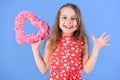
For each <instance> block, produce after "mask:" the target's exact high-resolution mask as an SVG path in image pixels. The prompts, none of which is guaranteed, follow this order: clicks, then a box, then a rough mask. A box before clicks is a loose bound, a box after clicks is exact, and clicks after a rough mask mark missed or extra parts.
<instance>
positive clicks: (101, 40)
mask: <svg viewBox="0 0 120 80" xmlns="http://www.w3.org/2000/svg"><path fill="white" fill-rule="evenodd" d="M105 35H106V32H104V33H102V34H101V36H100V37H98V38H95V36H94V34H92V40H93V42H94V45H95V46H96V47H98V48H102V47H104V46H110V44H108V43H107V42H108V41H109V40H110V35H106V36H105Z"/></svg>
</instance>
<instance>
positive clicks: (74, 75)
mask: <svg viewBox="0 0 120 80" xmlns="http://www.w3.org/2000/svg"><path fill="white" fill-rule="evenodd" d="M82 48H83V46H82V42H81V41H77V40H75V39H74V38H73V37H72V36H63V37H61V38H60V39H59V44H58V45H57V47H56V49H55V51H54V53H53V56H52V59H51V71H50V77H49V80H82V74H81V69H82V63H81V52H82Z"/></svg>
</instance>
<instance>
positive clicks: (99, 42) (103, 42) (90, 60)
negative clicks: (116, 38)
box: [82, 33, 110, 73]
mask: <svg viewBox="0 0 120 80" xmlns="http://www.w3.org/2000/svg"><path fill="white" fill-rule="evenodd" d="M105 34H106V33H103V34H102V35H101V36H100V37H99V38H95V37H94V35H92V39H93V42H94V46H93V49H92V53H91V55H90V56H88V46H87V45H85V51H84V53H83V58H82V64H83V70H84V71H85V72H86V73H90V72H91V71H92V70H93V68H94V66H95V64H96V60H97V57H98V54H99V50H100V49H101V48H102V47H104V46H110V44H107V42H108V41H109V40H110V35H107V36H105ZM104 36H105V37H104Z"/></svg>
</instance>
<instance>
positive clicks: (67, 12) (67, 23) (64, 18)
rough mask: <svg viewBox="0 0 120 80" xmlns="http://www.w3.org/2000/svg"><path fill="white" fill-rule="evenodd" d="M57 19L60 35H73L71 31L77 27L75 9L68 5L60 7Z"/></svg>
mask: <svg viewBox="0 0 120 80" xmlns="http://www.w3.org/2000/svg"><path fill="white" fill-rule="evenodd" d="M59 21H60V22H59V27H60V29H61V30H62V35H65V36H70V35H73V32H74V31H75V30H76V29H77V17H76V13H75V11H74V10H73V9H72V8H70V7H64V8H62V9H61V14H60V20H59Z"/></svg>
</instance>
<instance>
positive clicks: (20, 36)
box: [15, 11, 50, 44]
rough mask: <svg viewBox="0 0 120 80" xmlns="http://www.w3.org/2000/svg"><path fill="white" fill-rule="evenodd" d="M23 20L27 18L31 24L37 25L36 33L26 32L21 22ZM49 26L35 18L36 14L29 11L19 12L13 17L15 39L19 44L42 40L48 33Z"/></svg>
mask: <svg viewBox="0 0 120 80" xmlns="http://www.w3.org/2000/svg"><path fill="white" fill-rule="evenodd" d="M25 20H29V21H30V23H31V24H32V25H33V26H37V27H38V28H39V29H40V30H39V31H38V32H37V33H33V34H26V33H25V32H24V29H23V24H24V21H25ZM49 31H50V27H49V25H48V24H47V23H46V22H44V21H43V20H40V19H38V18H37V16H36V15H35V14H34V13H32V12H31V11H22V12H20V13H19V14H18V15H17V16H16V19H15V32H16V40H17V42H18V43H19V44H25V43H34V42H37V41H39V39H41V40H43V39H45V38H46V37H47V36H48V35H49Z"/></svg>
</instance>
